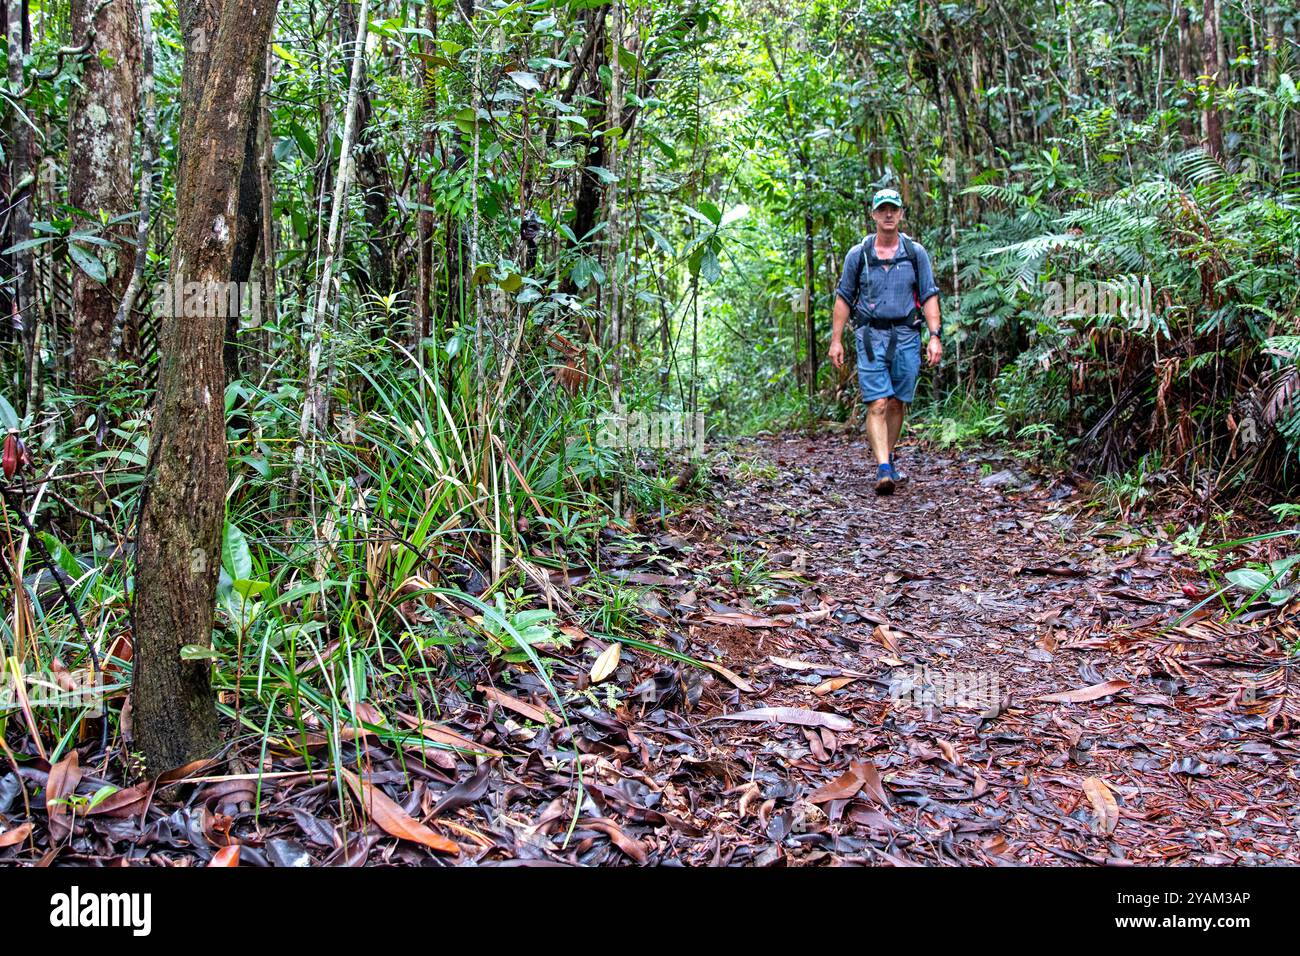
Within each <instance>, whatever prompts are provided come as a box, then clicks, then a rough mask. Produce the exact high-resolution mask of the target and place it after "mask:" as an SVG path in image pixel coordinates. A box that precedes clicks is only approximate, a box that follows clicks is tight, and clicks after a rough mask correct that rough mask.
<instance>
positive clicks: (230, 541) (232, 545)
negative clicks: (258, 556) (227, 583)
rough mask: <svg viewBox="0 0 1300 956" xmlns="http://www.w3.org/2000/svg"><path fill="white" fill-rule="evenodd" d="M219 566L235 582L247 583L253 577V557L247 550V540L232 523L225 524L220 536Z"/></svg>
mask: <svg viewBox="0 0 1300 956" xmlns="http://www.w3.org/2000/svg"><path fill="white" fill-rule="evenodd" d="M221 566H222V567H223V568H225V569H226V573H227V574H229V575H230V577H231V578H232V579H233V580H235V581H247V580H248V579H249V578H251V577H252V576H253V555H252V553H251V552H250V551H249V550H248V539H247V538H245V537H244V532H242V531H240V530H239V528H238V527H237V526H236V525H235V523H234V522H233V521H227V522H226V528H225V531H224V532H223V534H222V540H221Z"/></svg>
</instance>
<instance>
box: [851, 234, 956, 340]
mask: <svg viewBox="0 0 1300 956" xmlns="http://www.w3.org/2000/svg"><path fill="white" fill-rule="evenodd" d="M872 238H873V237H872V236H868V237H867V238H866V239H864V240H863V241H862V242H859V243H858V244H857V245H856V246H854V247H853V248H852V249H850V250H849V254H848V255H847V256H845V257H844V274H843V275H842V276H841V277H840V284H839V285H838V286H836V287H835V293H836V294H837V295H838V296H839V297H840V298H841V299H843V300H844V301H845V303H847V304H848V306H849V307H850V308H852V307H853V299H854V297H855V296H857V300H858V304H857V310H856V312H855V314H854V316H853V324H854V325H864V324H865V323H867V322H868V321H870V320H871V319H872V318H877V319H904V318H907V316H908V315H910V314H911V312H912V309H913V308H914V307H916V306H917V305H918V304H921V305H924V304H925V302H926V300H927V299H929V298H930V297H931V296H936V295H938V294H939V286H938V285H937V284H935V281H934V269H933V268H932V267H931V265H930V254H929V253H928V252H926V251H925V248H924V247H923V246H922V245H921V244H920V243H919V242H916V241H915V240H912V239H911V237H910V236H909V237H908V238H909V241H911V243H912V248H913V249H914V250H915V252H916V271H915V272H913V271H912V264H911V263H910V262H908V261H907V260H906V259H905V258H904V257H903V240H902V237H901V233H900V238H899V240H898V251H897V252H895V253H894V258H893V259H882V260H880V263H881V264H880V265H877V266H875V267H874V268H871V269H868V268H867V255H866V244H867V242H868V241H870V240H871V239H872ZM877 256H879V253H877ZM868 273H869V275H868ZM859 283H861V284H862V294H861V295H858V285H859ZM913 291H915V297H913Z"/></svg>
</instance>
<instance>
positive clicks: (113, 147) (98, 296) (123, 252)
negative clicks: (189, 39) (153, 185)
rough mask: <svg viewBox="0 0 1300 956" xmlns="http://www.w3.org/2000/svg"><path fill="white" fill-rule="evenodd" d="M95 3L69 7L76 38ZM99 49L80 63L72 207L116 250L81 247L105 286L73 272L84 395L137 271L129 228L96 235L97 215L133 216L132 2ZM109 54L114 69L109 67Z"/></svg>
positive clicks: (77, 362)
mask: <svg viewBox="0 0 1300 956" xmlns="http://www.w3.org/2000/svg"><path fill="white" fill-rule="evenodd" d="M97 6H98V4H97V0H72V13H71V17H72V35H73V36H74V37H80V36H84V35H85V34H86V32H87V29H88V28H90V27H91V24H90V16H91V13H92V12H93V11H94V10H95V8H96V7H97ZM94 28H95V29H96V31H97V32H96V36H95V42H94V44H93V45H92V46H91V48H90V51H89V53H88V54H87V55H86V57H85V58H84V59H83V60H82V71H81V87H80V89H79V90H78V91H77V92H76V93H75V94H74V95H73V97H72V103H71V106H70V109H69V113H70V115H69V119H68V201H69V202H70V203H71V204H72V205H73V206H76V207H77V208H78V209H82V210H85V212H86V213H87V217H86V218H82V217H78V218H77V219H76V220H75V223H74V225H75V228H76V229H77V230H79V231H80V230H85V231H88V232H92V233H99V234H100V235H101V236H102V237H103V238H104V239H108V240H112V241H113V242H116V243H117V244H118V247H117V248H116V249H111V248H108V247H107V246H98V245H95V246H90V245H83V246H82V248H83V249H84V250H85V251H87V252H88V253H90V254H92V255H94V256H97V257H98V258H99V260H100V261H101V262H102V263H103V264H104V272H105V275H106V277H107V278H106V281H104V282H100V281H99V280H98V279H95V278H92V277H91V276H90V275H88V274H87V273H86V271H85V270H84V269H82V268H80V267H74V268H73V270H72V377H73V380H74V381H75V382H76V384H77V385H78V386H79V387H81V388H89V387H91V386H93V385H94V384H95V383H96V382H97V381H98V380H99V378H100V375H101V373H102V368H103V366H102V363H103V362H104V360H106V359H107V358H108V357H109V354H110V351H111V349H110V346H111V341H112V335H113V319H114V317H115V316H116V315H117V306H118V303H119V302H120V301H121V299H122V296H123V295H124V294H125V292H126V287H127V284H128V283H129V282H130V281H131V272H132V267H133V265H134V258H135V257H134V256H133V255H132V249H131V240H132V235H131V233H132V229H131V226H130V225H129V224H128V223H126V222H125V221H124V222H120V223H118V224H117V225H115V226H109V227H108V228H106V229H105V230H103V231H102V232H100V230H99V222H100V219H99V215H100V214H101V213H102V214H104V215H106V216H108V217H109V218H113V219H117V218H124V217H126V216H127V215H128V214H129V213H130V212H131V210H133V209H134V208H135V195H134V189H133V181H132V176H131V138H132V136H133V135H134V133H135V121H136V116H137V114H138V112H139V95H140V94H139V81H138V78H137V75H136V71H137V70H138V69H139V64H140V29H139V22H138V11H137V9H136V5H135V3H134V2H133V0H113V2H112V3H110V4H108V6H107V7H104V8H103V9H101V10H100V12H99V16H98V17H97V18H96V21H95V23H94ZM102 54H108V58H109V62H110V63H111V65H106V64H105V57H104V56H102Z"/></svg>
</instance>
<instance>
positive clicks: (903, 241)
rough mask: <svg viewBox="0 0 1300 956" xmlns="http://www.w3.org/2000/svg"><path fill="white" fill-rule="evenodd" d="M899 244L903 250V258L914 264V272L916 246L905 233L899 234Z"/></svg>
mask: <svg viewBox="0 0 1300 956" xmlns="http://www.w3.org/2000/svg"><path fill="white" fill-rule="evenodd" d="M898 244H899V245H900V246H901V247H902V249H903V258H904V259H906V260H908V261H909V262H910V263H912V269H913V271H915V270H916V244H915V243H914V242H912V240H911V238H910V237H909V236H908V235H907V233H905V232H900V233H899V234H898Z"/></svg>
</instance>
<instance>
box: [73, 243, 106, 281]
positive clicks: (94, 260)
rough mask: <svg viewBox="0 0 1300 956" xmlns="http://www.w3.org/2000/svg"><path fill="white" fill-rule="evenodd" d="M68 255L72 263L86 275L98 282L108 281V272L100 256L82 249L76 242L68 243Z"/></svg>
mask: <svg viewBox="0 0 1300 956" xmlns="http://www.w3.org/2000/svg"><path fill="white" fill-rule="evenodd" d="M68 255H70V256H71V257H72V261H73V262H75V263H76V264H77V266H78V267H79V268H80V269H81V271H82V272H84V273H85V274H86V275H88V276H90V277H91V278H92V279H94V280H95V281H96V282H99V283H101V284H102V283H104V282H107V281H108V272H107V270H105V269H104V263H102V262H100V261H99V256H97V255H95V254H94V253H93V252H90V251H89V250H87V249H83V248H81V246H79V245H77V244H76V243H75V242H70V243H68Z"/></svg>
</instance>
